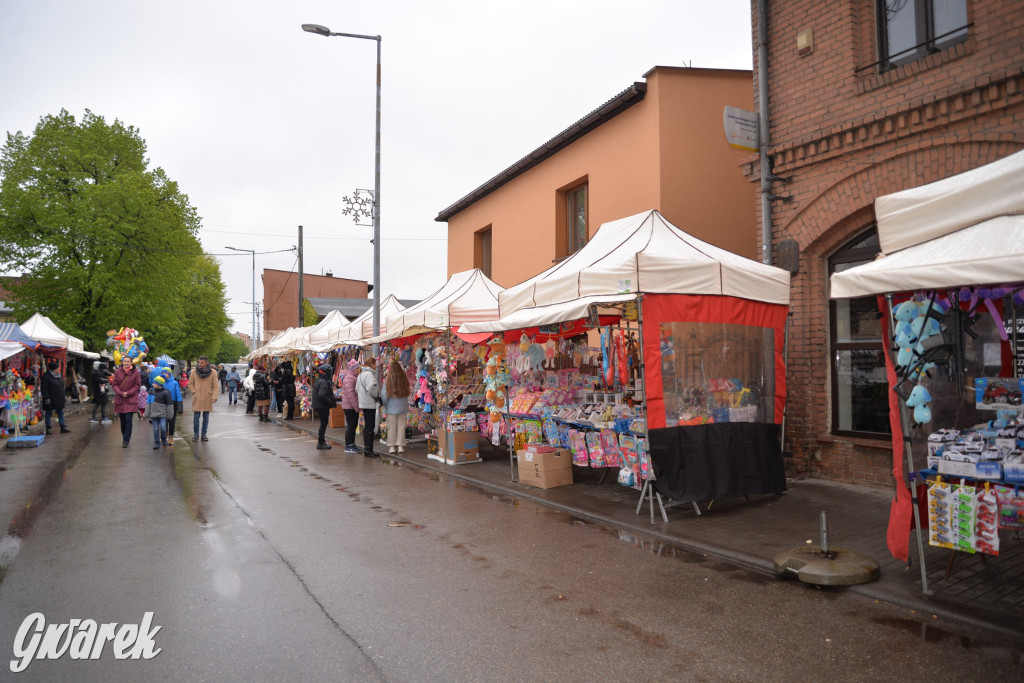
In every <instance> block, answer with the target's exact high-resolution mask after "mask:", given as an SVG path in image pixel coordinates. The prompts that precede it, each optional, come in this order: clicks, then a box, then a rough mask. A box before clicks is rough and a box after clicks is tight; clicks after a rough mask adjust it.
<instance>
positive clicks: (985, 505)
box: [975, 482, 999, 555]
mask: <svg viewBox="0 0 1024 683" xmlns="http://www.w3.org/2000/svg"><path fill="white" fill-rule="evenodd" d="M976 509H977V529H976V533H975V537H976V546H975V547H976V548H977V549H978V551H979V552H983V553H985V554H987V555H998V554H999V498H998V497H997V496H996V492H995V490H993V489H992V487H991V486H990V485H989V484H988V483H987V482H986V483H985V486H984V488H980V489H978V499H977V505H976Z"/></svg>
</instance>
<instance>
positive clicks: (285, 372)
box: [277, 360, 295, 420]
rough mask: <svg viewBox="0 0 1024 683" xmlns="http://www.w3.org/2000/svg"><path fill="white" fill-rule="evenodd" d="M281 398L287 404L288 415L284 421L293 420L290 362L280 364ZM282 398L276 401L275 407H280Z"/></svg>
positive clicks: (293, 375)
mask: <svg viewBox="0 0 1024 683" xmlns="http://www.w3.org/2000/svg"><path fill="white" fill-rule="evenodd" d="M281 397H283V400H284V401H285V402H286V403H287V404H288V414H287V415H286V416H285V418H284V419H286V420H294V419H295V373H294V372H292V362H291V361H290V360H286V361H285V362H283V363H281ZM281 400H282V398H280V397H279V398H278V399H277V405H278V406H279V407H280V406H281Z"/></svg>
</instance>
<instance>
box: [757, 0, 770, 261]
mask: <svg viewBox="0 0 1024 683" xmlns="http://www.w3.org/2000/svg"><path fill="white" fill-rule="evenodd" d="M767 5H768V0H757V104H758V107H757V108H758V136H759V140H758V149H759V152H758V153H759V156H760V161H761V262H762V263H767V264H768V265H771V263H772V200H771V194H772V188H771V168H770V165H769V163H768V145H769V144H770V142H771V140H770V136H769V134H768V8H767Z"/></svg>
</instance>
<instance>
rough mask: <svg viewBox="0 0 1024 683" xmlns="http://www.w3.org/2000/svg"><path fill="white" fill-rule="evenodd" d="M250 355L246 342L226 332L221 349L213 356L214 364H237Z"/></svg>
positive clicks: (222, 338)
mask: <svg viewBox="0 0 1024 683" xmlns="http://www.w3.org/2000/svg"><path fill="white" fill-rule="evenodd" d="M247 353H249V347H248V346H246V344H245V342H244V341H242V340H241V339H239V338H238V337H236V336H235V335H233V334H231V333H230V332H225V333H224V335H223V336H222V337H221V342H220V349H219V350H218V351H217V353H216V354H215V355H214V356H212V358H213V362H214V363H237V362H238V359H239V358H241V357H242V356H244V355H245V354H247Z"/></svg>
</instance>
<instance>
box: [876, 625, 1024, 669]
mask: <svg viewBox="0 0 1024 683" xmlns="http://www.w3.org/2000/svg"><path fill="white" fill-rule="evenodd" d="M873 621H874V622H875V623H876V624H881V625H882V626H888V627H890V628H894V629H896V630H898V631H905V632H906V633H909V634H910V635H912V636H916V637H917V638H919V639H920V640H921V642H922V643H944V644H947V645H953V644H954V643H955V644H957V645H959V646H960V647H961V648H962V649H964V650H975V651H978V652H982V653H984V655H985V657H986V658H990V659H994V660H999V661H1004V662H1013V663H1016V664H1024V650H1022V649H1021V647H1020V646H1018V645H1009V644H1004V643H998V642H994V641H984V640H981V639H979V638H976V637H972V636H964V635H959V634H956V633H953V632H951V631H947V630H946V629H942V628H939V627H938V626H935V625H933V624H930V623H928V622H927V621H925V620H923V619H922V620H917V619H911V618H908V617H891V616H879V617H875V618H874V619H873Z"/></svg>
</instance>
